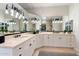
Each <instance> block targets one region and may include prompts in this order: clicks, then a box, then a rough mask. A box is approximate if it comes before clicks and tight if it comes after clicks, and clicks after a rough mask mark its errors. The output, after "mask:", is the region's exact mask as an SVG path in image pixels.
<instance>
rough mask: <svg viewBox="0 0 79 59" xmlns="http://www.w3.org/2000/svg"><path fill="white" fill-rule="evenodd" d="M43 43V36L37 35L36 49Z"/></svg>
mask: <svg viewBox="0 0 79 59" xmlns="http://www.w3.org/2000/svg"><path fill="white" fill-rule="evenodd" d="M43 43H44V35H38V45H39V46H38V47H42V46H43Z"/></svg>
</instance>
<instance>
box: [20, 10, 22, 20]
mask: <svg viewBox="0 0 79 59" xmlns="http://www.w3.org/2000/svg"><path fill="white" fill-rule="evenodd" d="M21 18H22V11H20V15H19V19H21Z"/></svg>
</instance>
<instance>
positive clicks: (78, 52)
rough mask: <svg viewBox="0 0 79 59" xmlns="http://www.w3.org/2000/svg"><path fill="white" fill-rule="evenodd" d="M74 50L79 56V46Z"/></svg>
mask: <svg viewBox="0 0 79 59" xmlns="http://www.w3.org/2000/svg"><path fill="white" fill-rule="evenodd" d="M74 50H75V51H76V54H77V55H78V56H79V49H78V48H74Z"/></svg>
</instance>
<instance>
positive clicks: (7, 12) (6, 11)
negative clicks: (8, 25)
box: [5, 4, 9, 14]
mask: <svg viewBox="0 0 79 59" xmlns="http://www.w3.org/2000/svg"><path fill="white" fill-rule="evenodd" d="M5 13H6V14H9V11H8V4H7V5H6V10H5Z"/></svg>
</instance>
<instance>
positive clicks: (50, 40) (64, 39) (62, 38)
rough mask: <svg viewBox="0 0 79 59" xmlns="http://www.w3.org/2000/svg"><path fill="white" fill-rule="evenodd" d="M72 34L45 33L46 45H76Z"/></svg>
mask: <svg viewBox="0 0 79 59" xmlns="http://www.w3.org/2000/svg"><path fill="white" fill-rule="evenodd" d="M73 41H74V38H73V36H72V35H53V34H47V35H44V46H52V47H74V43H73Z"/></svg>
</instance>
